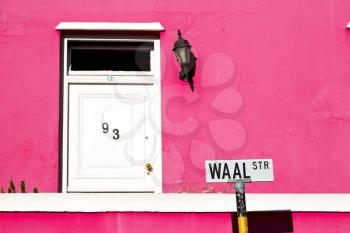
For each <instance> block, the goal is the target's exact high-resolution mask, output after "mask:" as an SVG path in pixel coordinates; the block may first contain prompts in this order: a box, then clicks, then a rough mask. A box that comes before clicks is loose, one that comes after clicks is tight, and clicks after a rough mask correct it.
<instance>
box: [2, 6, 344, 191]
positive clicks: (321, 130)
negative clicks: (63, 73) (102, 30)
mask: <svg viewBox="0 0 350 233" xmlns="http://www.w3.org/2000/svg"><path fill="white" fill-rule="evenodd" d="M349 12H350V2H349V1H346V0H338V1H335V0H325V1H318V0H307V1H304V0H303V1H301V0H300V1H299V0H298V1H295V0H293V1H292V0H287V1H277V0H272V1H263V0H237V1H231V0H230V1H199V0H198V1H188V0H180V1H159V0H158V1H156V0H150V1H140V0H128V1H124V0H118V1H116V0H115V1H114V0H103V1H102V0H99V1H97V0H90V1H81V0H69V1H68V0H61V1H53V2H52V1H51V2H50V1H43V0H36V1H32V0H26V1H6V0H2V1H0V71H1V75H0V148H1V150H0V174H1V175H0V184H5V183H7V181H8V179H9V177H10V176H12V177H13V178H14V180H15V181H16V182H18V181H19V180H20V179H25V180H26V181H27V184H28V187H30V188H31V187H33V186H35V185H36V186H38V187H39V190H40V191H42V192H57V191H58V177H59V165H58V158H59V154H58V149H59V144H58V142H59V115H60V113H59V101H60V100H59V32H57V31H56V30H55V29H54V28H55V26H56V25H57V24H58V23H59V22H61V21H110V22H150V21H159V22H161V23H162V25H163V26H164V27H165V32H163V33H162V34H161V45H162V102H163V106H162V123H163V129H162V130H163V137H162V139H163V167H164V174H163V179H164V184H163V190H164V191H165V192H228V191H230V190H231V187H230V186H227V185H218V186H208V185H207V184H206V183H205V181H204V171H203V161H204V160H205V159H242V158H260V157H261V158H273V160H274V163H275V177H276V182H274V183H269V184H263V183H260V184H253V185H249V187H248V191H249V192H282V193H288V192H293V193H294V192H296V193H318V192H340V193H348V192H350V186H349V185H346V180H348V178H349V173H348V171H349V169H350V156H349V152H350V144H349V142H348V139H349V138H350V121H349V119H350V79H349V74H350V66H349V65H350V59H349V58H350V57H349V56H350V31H347V30H346V29H345V25H346V24H347V22H348V21H349V20H350V13H349ZM177 28H181V30H182V32H183V34H184V37H185V38H187V39H188V40H189V41H190V42H191V43H192V44H193V49H194V53H195V55H196V56H197V57H198V63H197V74H196V76H195V88H196V92H195V93H194V94H192V93H190V91H189V88H188V86H187V85H186V84H185V83H182V82H180V81H179V80H178V78H177V72H178V65H177V63H176V61H175V58H174V56H173V54H172V51H171V48H172V46H173V42H174V41H175V40H176V38H177V35H176V30H177Z"/></svg>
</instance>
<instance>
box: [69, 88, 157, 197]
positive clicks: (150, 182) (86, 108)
mask: <svg viewBox="0 0 350 233" xmlns="http://www.w3.org/2000/svg"><path fill="white" fill-rule="evenodd" d="M151 87H152V85H125V84H124V85H118V84H69V86H68V191H69V192H77V191H79V192H99V191H101V192H108V191H111V192H112V191H122V192H128V191H131V192H153V191H154V190H155V185H156V184H155V182H156V180H155V179H154V176H153V175H152V172H153V171H152V170H147V169H146V164H147V163H149V164H151V166H152V164H154V163H157V161H154V160H155V159H156V155H155V154H152V148H151V147H152V146H154V142H152V140H153V139H154V137H153V132H152V129H151V124H150V123H149V122H150V121H149V117H151V116H149V115H148V113H149V109H150V101H149V93H150V92H149V90H150V88H151Z"/></svg>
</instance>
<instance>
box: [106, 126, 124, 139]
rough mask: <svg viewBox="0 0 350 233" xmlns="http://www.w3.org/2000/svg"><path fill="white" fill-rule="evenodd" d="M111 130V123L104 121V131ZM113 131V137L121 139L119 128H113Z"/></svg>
mask: <svg viewBox="0 0 350 233" xmlns="http://www.w3.org/2000/svg"><path fill="white" fill-rule="evenodd" d="M108 131H109V125H108V123H102V132H103V133H104V134H106V133H108ZM112 133H113V139H114V140H118V139H119V137H120V136H119V129H112Z"/></svg>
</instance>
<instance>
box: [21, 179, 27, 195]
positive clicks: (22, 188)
mask: <svg viewBox="0 0 350 233" xmlns="http://www.w3.org/2000/svg"><path fill="white" fill-rule="evenodd" d="M20 186H21V193H25V192H26V183H25V182H24V180H21V182H20Z"/></svg>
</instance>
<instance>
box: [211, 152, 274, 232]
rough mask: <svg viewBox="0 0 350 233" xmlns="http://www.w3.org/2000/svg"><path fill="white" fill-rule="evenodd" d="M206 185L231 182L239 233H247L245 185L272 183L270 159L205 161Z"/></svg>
mask: <svg viewBox="0 0 350 233" xmlns="http://www.w3.org/2000/svg"><path fill="white" fill-rule="evenodd" d="M205 171H206V180H207V182H208V183H216V182H233V183H234V187H235V192H236V203H237V220H238V230H239V233H249V232H248V217H247V208H246V200H245V183H248V182H256V181H273V180H274V177H273V163H272V159H251V160H207V161H205Z"/></svg>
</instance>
